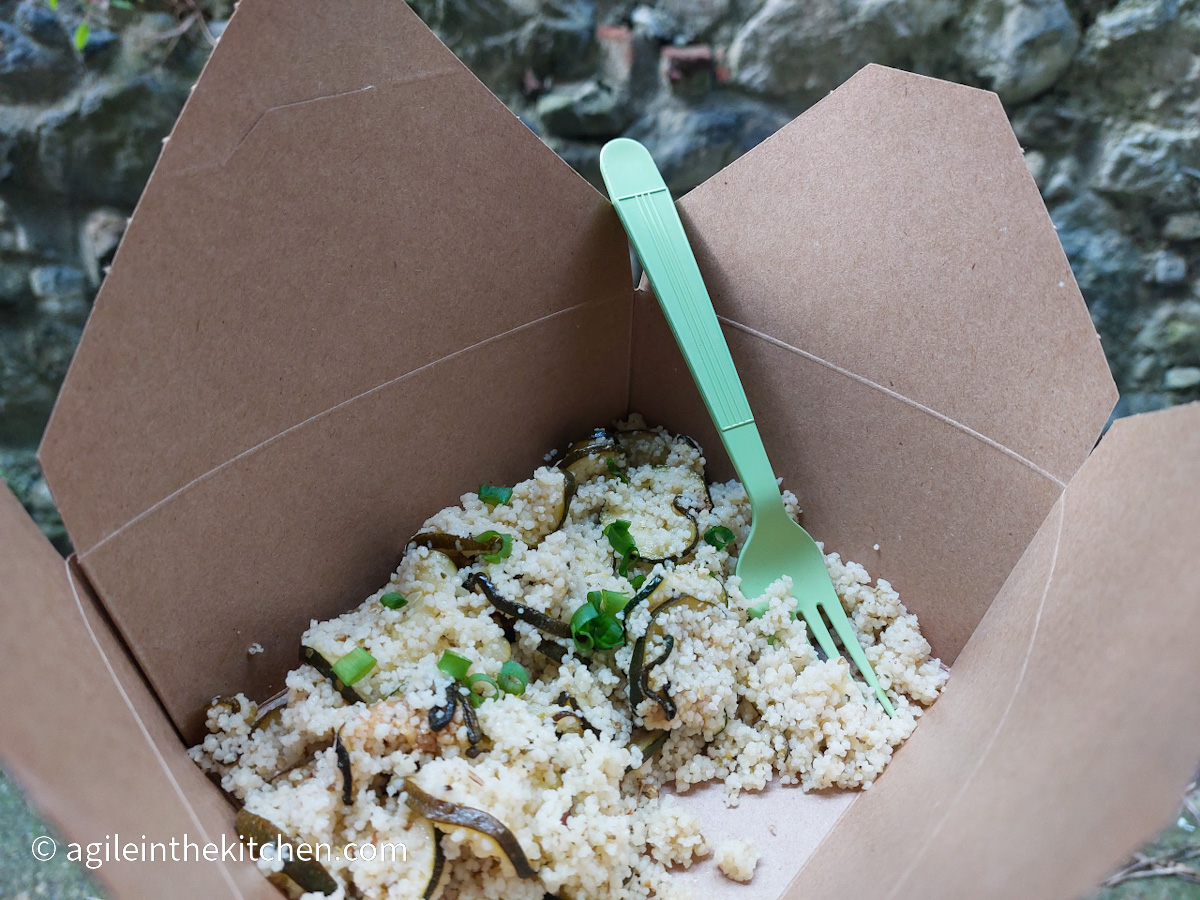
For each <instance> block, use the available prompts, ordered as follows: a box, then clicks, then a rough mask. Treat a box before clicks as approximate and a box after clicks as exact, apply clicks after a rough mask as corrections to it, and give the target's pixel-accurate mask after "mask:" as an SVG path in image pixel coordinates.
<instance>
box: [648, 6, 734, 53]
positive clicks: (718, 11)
mask: <svg viewBox="0 0 1200 900" xmlns="http://www.w3.org/2000/svg"><path fill="white" fill-rule="evenodd" d="M732 7H733V4H732V2H731V0H659V2H658V8H659V9H660V10H662V11H663V12H664V13H666V14H667V15H669V16H671V17H672V18H673V19H674V20H675V21H676V22H677V23H679V32H680V34H681V36H682V37H683V39H684V40H685V41H688V42H689V43H690V42H692V41H697V40H701V39H703V38H706V37H708V36H709V34H711V32H712V30H713V29H714V28H716V26H717V25H718V24H720V23H721V21H723V20H724V19H725V18H726V17H728V16H729V15H730V13H731V12H732V11H733V9H732Z"/></svg>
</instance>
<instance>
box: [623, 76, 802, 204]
mask: <svg viewBox="0 0 1200 900" xmlns="http://www.w3.org/2000/svg"><path fill="white" fill-rule="evenodd" d="M787 121H788V116H787V115H786V114H785V113H782V112H780V111H779V110H777V109H776V108H774V107H773V106H769V105H767V104H764V103H761V102H758V101H755V100H752V99H750V98H748V97H741V96H737V95H734V94H725V93H713V94H710V95H709V96H708V97H706V98H705V99H704V100H703V101H702V102H701V103H699V104H695V105H690V104H684V103H682V102H679V101H676V100H673V99H672V100H665V101H663V102H661V103H660V104H658V105H657V106H655V107H653V108H651V109H650V110H648V111H647V112H646V114H645V115H643V116H642V117H641V118H640V119H638V121H637V122H635V123H634V124H633V126H632V127H631V128H630V129H629V131H628V132H627V136H628V137H631V138H634V139H635V140H639V141H641V142H642V143H643V144H645V145H646V147H647V149H649V151H650V154H651V155H652V156H653V157H654V161H655V162H656V163H658V167H659V169H660V170H662V173H663V178H664V180H665V181H666V183H667V187H669V188H670V189H671V192H672V193H673V194H674V195H675V196H676V197H678V196H680V195H681V194H684V193H686V192H687V191H689V190H691V189H692V188H694V187H695V186H696V185H698V184H700V183H701V182H702V181H704V180H706V179H707V178H709V177H710V176H712V175H714V174H715V173H716V172H717V171H719V170H720V169H722V168H723V167H724V166H726V165H728V164H729V163H731V162H733V160H735V159H737V158H738V157H739V156H741V155H742V154H743V153H745V152H746V151H747V150H749V149H750V148H751V147H754V146H755V145H756V144H759V143H760V142H762V141H764V140H766V139H767V138H768V137H770V136H771V135H772V134H774V133H775V132H776V131H777V130H778V129H779V128H781V127H782V126H783V125H784V124H786V123H787Z"/></svg>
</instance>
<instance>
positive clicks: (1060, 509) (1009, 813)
mask: <svg viewBox="0 0 1200 900" xmlns="http://www.w3.org/2000/svg"><path fill="white" fill-rule="evenodd" d="M1198 496H1200V404H1191V405H1190V406H1186V407H1180V408H1176V409H1172V410H1168V411H1164V412H1158V413H1152V414H1149V415H1144V416H1137V417H1135V418H1133V419H1123V420H1121V421H1118V422H1117V423H1116V424H1115V425H1114V426H1113V427H1112V429H1111V431H1110V432H1109V434H1108V435H1107V436H1106V437H1105V438H1104V440H1103V441H1101V443H1100V446H1099V448H1098V449H1097V450H1096V452H1095V453H1094V454H1093V455H1092V457H1091V458H1090V459H1088V461H1087V462H1086V463H1084V465H1083V467H1082V469H1081V470H1080V471H1079V473H1078V474H1077V475H1076V476H1075V478H1074V479H1073V480H1072V482H1071V485H1070V487H1069V488H1067V491H1066V493H1065V494H1064V495H1063V496H1062V498H1061V500H1060V501H1059V502H1058V504H1057V505H1056V506H1055V508H1054V509H1053V510H1052V511H1051V513H1050V515H1049V516H1047V518H1046V521H1045V523H1044V524H1043V525H1042V527H1041V529H1040V530H1039V531H1038V533H1037V536H1036V537H1035V539H1034V540H1033V542H1032V543H1031V544H1030V546H1029V549H1028V551H1027V552H1026V553H1025V555H1024V556H1023V557H1022V559H1021V561H1020V563H1019V564H1018V566H1017V568H1016V569H1015V570H1014V571H1013V573H1012V576H1011V577H1010V578H1009V579H1008V581H1007V582H1006V583H1005V585H1004V589H1003V590H1002V591H1001V593H1000V595H999V596H998V597H997V598H996V602H995V603H994V604H993V605H992V607H991V609H989V610H988V613H987V616H986V617H985V618H984V620H983V622H981V623H980V626H979V629H978V631H977V632H976V633H975V635H974V636H973V637H972V639H971V641H970V643H968V644H967V646H966V648H965V649H964V650H963V652H962V654H961V655H960V656H959V659H958V663H957V665H956V666H955V668H954V674H953V675H952V677H951V679H950V682H949V685H948V686H947V689H946V692H945V693H944V694H943V696H942V698H941V699H940V700H938V702H937V703H936V704H935V705H934V707H933V709H932V710H931V711H930V712H929V713H928V714H927V715H926V717H925V718H924V719H923V720H922V723H921V726H920V727H919V728H918V729H917V730H916V732H915V733H914V735H913V736H912V738H911V739H910V740H909V742H908V743H907V744H906V745H905V746H904V747H903V748H902V749H901V751H900V752H899V753H898V754H897V757H896V759H895V760H893V762H892V764H891V766H890V767H889V768H888V770H887V772H886V773H884V775H883V777H882V778H881V779H880V781H879V782H878V784H877V786H876V788H875V789H874V790H871V791H869V792H868V793H866V794H864V795H863V796H862V797H860V798H859V799H858V801H857V802H855V803H854V805H853V806H852V807H851V808H850V810H849V811H848V812H847V814H846V816H845V817H844V818H843V819H842V820H841V822H839V824H838V825H837V827H836V828H835V829H834V830H833V831H832V832H831V833H830V835H829V836H828V837H827V838H826V840H825V842H824V843H823V844H822V845H821V847H820V848H819V849H818V850H817V852H816V854H815V855H814V856H813V857H812V859H811V861H810V863H809V865H808V867H807V868H806V869H805V870H804V871H803V872H802V873H801V874H800V876H799V877H798V878H797V880H796V881H795V882H794V883H793V885H792V888H791V891H790V892H789V894H788V896H794V897H802V896H804V897H821V896H833V895H835V894H836V895H840V896H848V897H887V898H904V897H914V898H915V897H924V898H928V897H946V898H950V897H979V898H989V897H994V898H997V900H1000V898H1010V897H1029V898H1037V897H1046V898H1052V897H1053V898H1059V897H1073V896H1080V895H1081V894H1083V893H1084V892H1085V891H1086V890H1087V889H1089V888H1090V887H1092V886H1094V885H1095V884H1097V883H1098V882H1099V881H1100V880H1101V879H1102V878H1103V877H1104V875H1105V874H1106V873H1107V872H1109V871H1111V870H1112V868H1113V866H1115V865H1116V864H1117V863H1118V862H1119V861H1120V860H1121V859H1122V858H1123V855H1126V854H1128V853H1130V852H1132V851H1133V850H1134V849H1136V847H1137V846H1138V844H1139V843H1141V841H1143V840H1144V839H1146V838H1148V837H1149V836H1151V835H1152V834H1153V833H1154V832H1155V831H1156V830H1157V829H1159V828H1161V827H1162V825H1163V824H1164V823H1165V822H1166V821H1167V820H1168V818H1169V817H1170V816H1171V814H1172V812H1173V811H1174V810H1175V809H1176V808H1177V805H1178V803H1179V796H1180V792H1181V790H1182V788H1183V786H1184V785H1185V784H1186V783H1187V782H1188V780H1189V779H1190V778H1191V777H1192V775H1193V774H1194V772H1195V767H1196V762H1197V755H1198V751H1197V748H1198V747H1200V702H1197V701H1198V699H1200V698H1198V695H1197V689H1196V684H1197V682H1198V679H1200V658H1198V657H1197V654H1196V635H1197V634H1200V595H1198V592H1197V587H1196V586H1197V585H1198V584H1200V556H1198V555H1197V553H1196V539H1197V535H1200V504H1197V502H1196V498H1197V497H1198Z"/></svg>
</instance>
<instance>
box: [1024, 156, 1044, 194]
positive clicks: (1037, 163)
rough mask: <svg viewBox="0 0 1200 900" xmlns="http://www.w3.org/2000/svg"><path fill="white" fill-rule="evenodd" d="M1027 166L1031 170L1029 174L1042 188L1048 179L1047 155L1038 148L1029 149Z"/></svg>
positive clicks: (1026, 159)
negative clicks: (1037, 149)
mask: <svg viewBox="0 0 1200 900" xmlns="http://www.w3.org/2000/svg"><path fill="white" fill-rule="evenodd" d="M1025 168H1026V169H1028V170H1029V175H1030V177H1031V178H1033V180H1034V182H1036V183H1037V186H1038V189H1039V190H1040V189H1042V188H1043V187H1044V185H1045V179H1046V155H1045V154H1044V153H1039V152H1038V151H1036V150H1029V151H1027V152H1026V153H1025Z"/></svg>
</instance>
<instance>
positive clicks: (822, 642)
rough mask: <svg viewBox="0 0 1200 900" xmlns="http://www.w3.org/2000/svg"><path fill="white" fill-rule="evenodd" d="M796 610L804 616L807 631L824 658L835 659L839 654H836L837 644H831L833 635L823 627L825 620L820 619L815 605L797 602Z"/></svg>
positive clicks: (819, 612)
mask: <svg viewBox="0 0 1200 900" xmlns="http://www.w3.org/2000/svg"><path fill="white" fill-rule="evenodd" d="M796 609H797V610H798V611H799V613H800V615H802V616H804V621H805V622H806V623H807V625H808V630H809V631H811V632H812V635H813V637H815V638H816V639H817V645H818V646H819V647H820V648H821V649H822V650H823V651H824V652H825V657H826V658H827V659H837V658H838V657H839V656H840V655H841V654H840V653H838V648H837V644H835V643H834V642H833V635H831V634H830V633H829V629H828V628H826V627H825V620H824V619H822V618H821V610H820V609H819V608H818V607H817V604H816V603H815V602H811V601H799V602H797V603H796Z"/></svg>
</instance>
